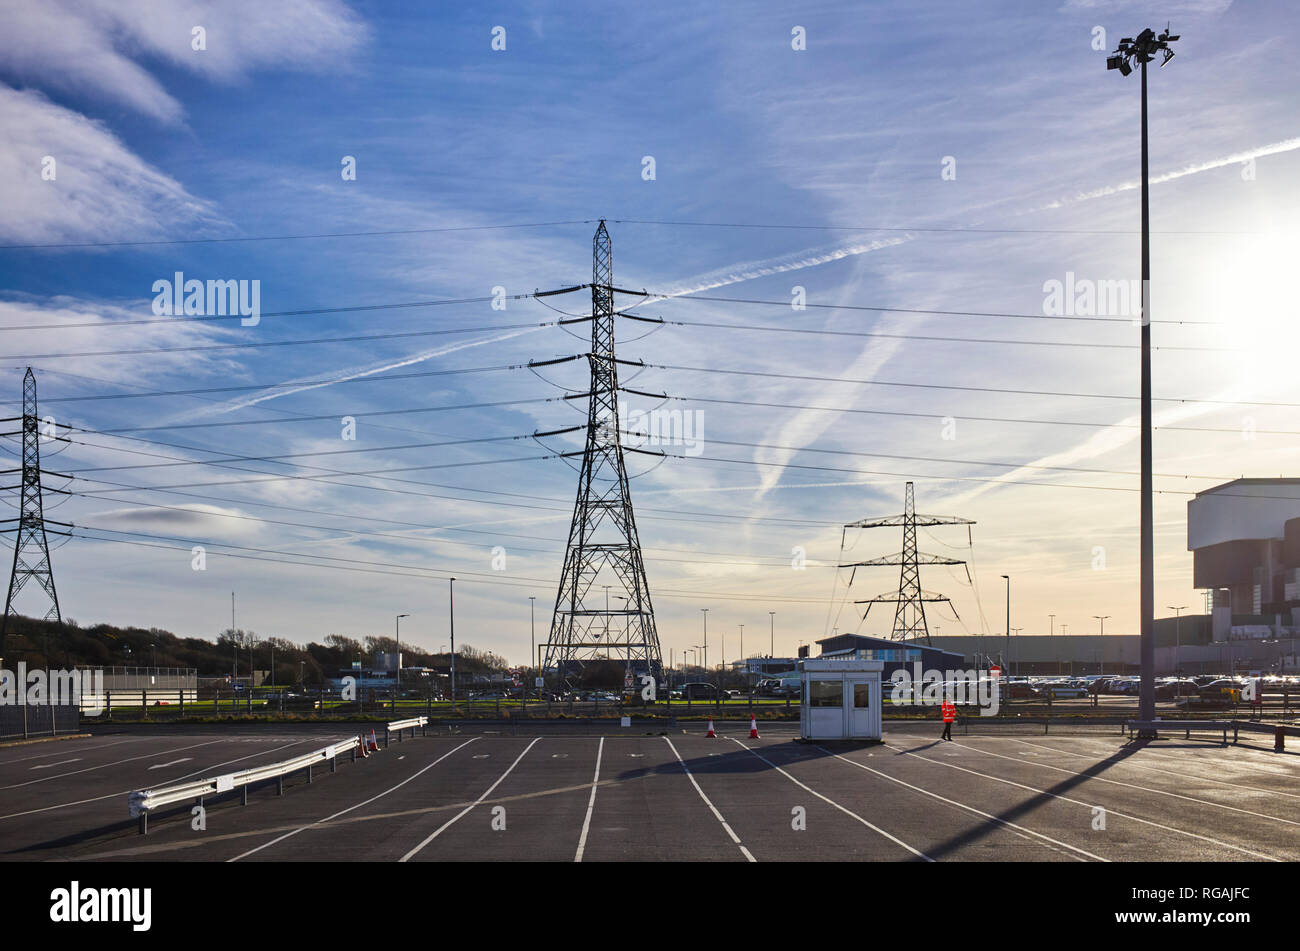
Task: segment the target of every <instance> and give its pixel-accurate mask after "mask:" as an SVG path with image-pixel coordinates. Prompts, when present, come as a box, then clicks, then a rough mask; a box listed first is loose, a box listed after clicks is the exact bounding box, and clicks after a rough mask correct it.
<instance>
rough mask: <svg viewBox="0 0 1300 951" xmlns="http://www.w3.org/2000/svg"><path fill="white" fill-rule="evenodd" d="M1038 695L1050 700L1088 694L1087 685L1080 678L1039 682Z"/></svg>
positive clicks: (1075, 697)
mask: <svg viewBox="0 0 1300 951" xmlns="http://www.w3.org/2000/svg"><path fill="white" fill-rule="evenodd" d="M1038 695H1039V696H1040V697H1046V698H1049V699H1052V700H1070V699H1077V698H1079V697H1086V696H1088V686H1087V684H1086V683H1084V682H1083V681H1081V680H1064V681H1054V682H1051V683H1045V684H1040V685H1039V687H1038Z"/></svg>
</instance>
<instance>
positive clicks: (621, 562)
mask: <svg viewBox="0 0 1300 951" xmlns="http://www.w3.org/2000/svg"><path fill="white" fill-rule="evenodd" d="M592 249H593V261H592V283H591V352H590V353H589V354H587V359H588V362H589V363H590V365H591V390H590V392H589V393H588V394H587V395H588V409H587V426H586V430H587V440H586V448H585V449H584V451H583V453H582V468H581V470H580V475H579V477H578V495H577V500H576V501H575V502H574V506H573V521H572V523H571V524H570V526H569V541H568V546H567V548H566V549H565V555H564V569H563V573H562V575H561V577H560V587H559V591H558V592H557V593H556V597H555V612H554V614H553V615H552V619H551V632H550V636H549V638H548V639H547V642H546V661H545V665H544V666H545V668H546V669H548V670H549V669H552V668H554V669H555V670H556V671H557V672H558V673H559V674H560V676H561V677H567V676H569V675H570V674H572V673H576V672H577V671H578V670H580V669H581V668H582V667H583V666H584V665H585V664H586V663H587V662H590V661H593V660H598V659H600V660H604V659H609V660H622V661H623V662H624V665H625V668H626V670H627V672H628V673H629V675H630V674H632V673H637V672H644V673H649V674H651V675H652V676H653V677H655V679H656V681H657V680H658V678H659V677H660V676H661V674H662V670H663V658H662V655H661V653H660V649H659V635H658V632H657V631H656V629H655V615H654V607H653V606H652V605H651V603H650V588H649V585H648V584H647V582H646V575H645V563H644V562H643V561H642V558H641V541H640V538H639V536H638V535H637V530H636V519H635V517H634V516H633V513H632V497H631V494H630V492H629V490H628V479H627V468H626V466H625V465H624V461H623V444H622V440H621V438H620V437H621V432H620V420H619V414H618V388H619V387H618V362H617V360H616V359H615V357H614V291H615V288H614V284H613V280H614V262H613V249H612V247H611V245H610V240H609V232H608V231H607V230H606V229H605V222H604V220H603V219H602V220H601V222H600V226H599V227H598V228H597V229H596V235H595V238H594V239H593V241H592ZM573 455H576V453H574V454H573ZM611 591H612V592H613V594H612V597H613V599H614V602H615V604H614V605H613V606H611V603H610V598H611ZM611 622H613V623H611Z"/></svg>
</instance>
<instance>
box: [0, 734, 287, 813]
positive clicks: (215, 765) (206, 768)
mask: <svg viewBox="0 0 1300 951" xmlns="http://www.w3.org/2000/svg"><path fill="white" fill-rule="evenodd" d="M306 742H308V740H294V741H293V742H292V743H286V744H284V745H283V746H276V747H272V748H271V749H269V750H265V751H263V750H259V751H258V752H256V753H249V754H248V755H247V756H238V757H236V758H235V759H228V760H226V761H225V762H224V763H213V764H212V765H211V766H204V767H203V768H201V769H196V770H193V771H191V772H188V773H186V774H184V775H183V776H177V777H176V778H175V779H174V780H173V782H177V783H179V782H180V781H181V780H184V779H189V778H190V777H192V776H197V775H198V774H199V773H204V772H207V771H209V770H214V769H220V768H221V767H222V766H229V765H230V764H231V763H242V762H243V761H244V760H246V759H252V758H253V757H254V756H261V755H263V753H264V752H265V753H277V752H279V751H280V750H284V749H288V748H289V747H291V746H299V745H301V744H303V743H306ZM130 792H134V790H133V789H123V790H122V791H121V792H112V793H108V794H107V795H105V796H95V797H93V798H91V799H78V800H77V801H76V802H60V803H57V804H56V805H53V806H41V807H40V808H39V809H28V810H26V811H24V812H11V813H9V815H7V816H0V820H3V819H21V818H22V817H23V816H34V815H36V814H37V813H41V812H53V811H54V810H55V809H67V808H69V807H71V806H85V805H88V804H89V803H92V802H103V801H104V800H105V799H116V798H118V797H119V796H125V795H126V794H127V793H130Z"/></svg>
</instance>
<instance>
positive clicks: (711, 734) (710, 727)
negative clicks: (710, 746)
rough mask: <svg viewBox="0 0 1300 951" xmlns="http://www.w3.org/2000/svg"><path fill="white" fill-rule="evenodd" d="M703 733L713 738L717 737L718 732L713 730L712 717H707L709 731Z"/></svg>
mask: <svg viewBox="0 0 1300 951" xmlns="http://www.w3.org/2000/svg"><path fill="white" fill-rule="evenodd" d="M704 735H705V736H706V737H713V739H715V740H716V739H717V738H718V734H716V733H714V732H713V717H709V732H708V733H705V734H704Z"/></svg>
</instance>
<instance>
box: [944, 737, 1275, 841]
mask: <svg viewBox="0 0 1300 951" xmlns="http://www.w3.org/2000/svg"><path fill="white" fill-rule="evenodd" d="M958 745H959V746H962V744H958ZM962 748H963V749H968V750H974V751H975V752H976V753H981V754H983V755H984V756H996V757H997V758H998V759H1009V760H1011V761H1013V762H1016V763H1024V764H1025V765H1026V766H1037V767H1038V768H1039V769H1050V770H1054V771H1055V772H1058V773H1066V774H1067V775H1070V776H1083V777H1085V778H1086V779H1088V780H1090V781H1092V782H1098V783H1109V784H1111V785H1112V786H1124V787H1126V788H1128V789H1137V790H1141V791H1142V792H1148V793H1154V794H1155V795H1157V796H1169V797H1170V798H1173V799H1183V800H1186V801H1187V802H1194V803H1197V804H1198V805H1202V806H1212V807H1214V808H1215V809H1227V810H1228V811H1229V812H1240V813H1241V814H1242V815H1246V816H1254V817H1255V818H1256V819H1268V820H1270V821H1272V822H1284V823H1286V824H1287V825H1289V826H1300V822H1296V821H1295V820H1294V819H1283V818H1282V817H1281V816H1270V815H1267V814H1266V813H1263V812H1252V811H1251V810H1250V809H1242V808H1240V807H1238V806H1229V805H1226V804H1225V803H1221V802H1211V801H1210V800H1208V799H1197V798H1196V797H1195V796H1184V795H1183V794H1182V793H1176V792H1170V791H1169V790H1167V789H1155V788H1154V787H1151V786H1139V785H1137V784H1136V783H1126V782H1122V781H1120V780H1118V779H1106V778H1104V777H1102V776H1094V775H1090V774H1088V773H1081V772H1079V771H1078V770H1075V769H1067V768H1066V767H1064V766H1053V765H1052V764H1051V763H1040V762H1038V761H1034V762H1029V761H1027V760H1022V759H1017V758H1016V757H1014V756H1007V755H1006V754H1005V753H994V752H993V751H992V750H982V749H980V748H979V747H978V746H962Z"/></svg>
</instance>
